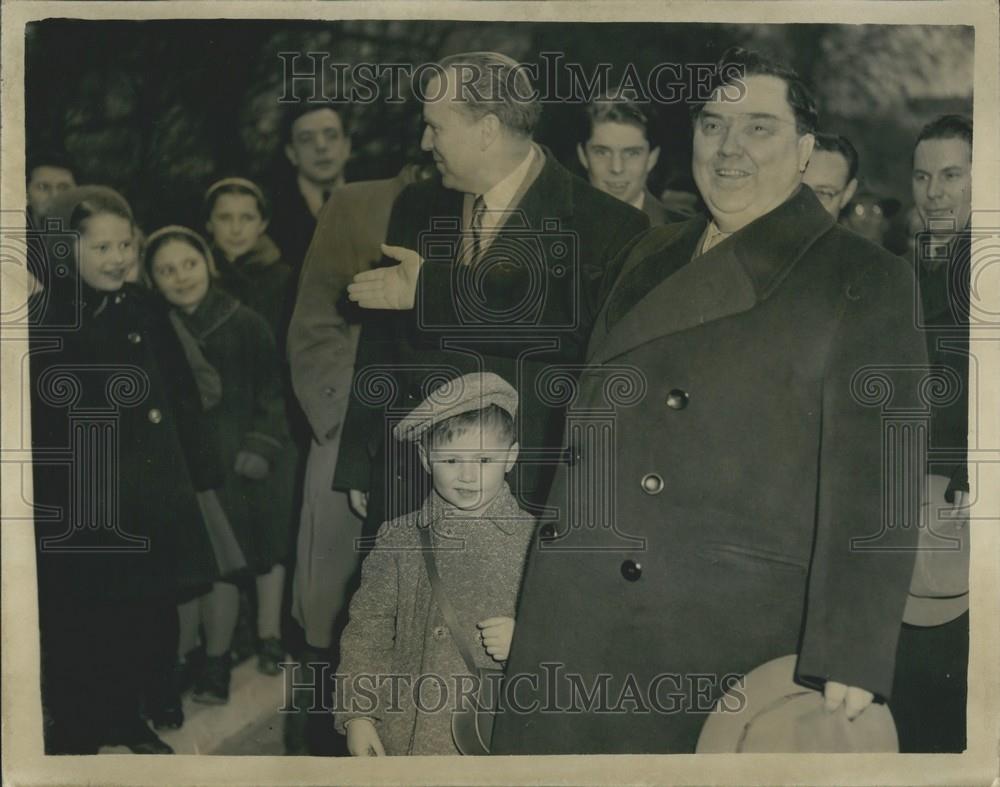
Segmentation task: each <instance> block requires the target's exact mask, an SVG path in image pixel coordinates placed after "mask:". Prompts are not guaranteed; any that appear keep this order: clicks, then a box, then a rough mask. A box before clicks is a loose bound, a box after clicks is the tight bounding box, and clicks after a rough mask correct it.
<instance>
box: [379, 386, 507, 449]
mask: <svg viewBox="0 0 1000 787" xmlns="http://www.w3.org/2000/svg"><path fill="white" fill-rule="evenodd" d="M493 404H495V405H496V406H497V407H500V408H501V409H503V410H506V411H507V412H508V413H510V417H511V418H513V417H514V416H515V415H516V414H517V391H515V390H514V388H513V386H511V384H510V383H508V382H507V381H506V380H504V379H503V378H502V377H501V376H500V375H498V374H493V372H477V373H475V374H465V375H462V376H461V377H456V378H454V379H453V380H449V381H448V382H446V383H443V384H442V385H439V386H438V387H437V388H435V389H434V390H433V391H431V392H430V394H429V395H428V396H427V398H426V399H424V401H422V402H421V403H420V404H419V405H417V406H416V407H415V408H413V412H411V413H410V414H409V415H407V416H406V417H405V418H404V419H403V420H402V421H400V422H399V423H398V424H396V426H395V428H394V429H393V430H392V434H393V437H395V438H396V439H397V440H401V441H403V442H413V441H416V440H419V439H420V436H421V435H422V434H423V433H424V432H426V431H427V430H428V429H430V428H431V427H432V426H433V425H434V424H436V423H440V422H441V421H443V420H445V419H446V418H451V417H452V416H455V415H460V414H461V413H468V412H471V411H473V410H484V409H485V408H487V407H489V406H490V405H493Z"/></svg>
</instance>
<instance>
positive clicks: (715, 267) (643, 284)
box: [588, 187, 834, 363]
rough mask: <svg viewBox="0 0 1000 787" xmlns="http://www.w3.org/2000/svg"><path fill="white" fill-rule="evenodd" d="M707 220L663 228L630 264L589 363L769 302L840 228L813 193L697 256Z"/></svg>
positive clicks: (797, 196) (803, 191)
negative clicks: (833, 230) (805, 258)
mask: <svg viewBox="0 0 1000 787" xmlns="http://www.w3.org/2000/svg"><path fill="white" fill-rule="evenodd" d="M706 225H707V220H706V219H705V217H703V216H699V217H696V218H694V219H691V220H690V221H688V222H685V223H684V224H680V225H672V226H668V227H663V228H658V229H654V230H652V231H650V232H649V233H647V235H646V236H644V237H643V238H641V239H640V241H639V242H638V243H637V245H636V247H635V249H634V250H633V252H632V254H631V255H630V259H629V260H628V261H627V262H626V267H625V269H624V272H623V274H622V276H621V277H620V279H619V281H618V284H617V285H616V287H615V288H614V290H613V292H612V294H611V296H610V297H609V298H608V303H607V304H606V306H605V310H604V314H603V316H602V317H599V323H598V326H599V328H600V329H603V330H600V331H597V332H595V334H594V338H593V341H592V342H591V347H590V350H589V352H588V360H589V361H590V362H592V363H603V362H605V361H608V360H610V359H612V358H614V357H616V356H618V355H621V354H622V353H624V352H627V351H629V350H630V349H633V348H635V347H638V346H639V345H641V344H645V343H646V342H649V341H652V340H653V339H657V338H660V337H663V336H668V335H670V334H672V333H677V332H678V331H682V330H685V329H688V328H692V327H694V326H696V325H703V324H705V323H708V322H712V321H714V320H718V319H722V318H723V317H728V316H730V315H732V314H738V313H740V312H744V311H748V310H749V309H752V308H754V307H755V306H756V305H757V304H759V303H761V302H763V301H765V300H767V298H769V297H770V296H771V295H772V294H773V293H774V291H775V290H776V289H777V288H778V287H779V286H780V285H781V282H782V281H784V279H785V277H786V276H787V275H788V274H789V273H790V272H791V270H792V269H793V268H794V267H795V265H796V263H797V262H798V261H799V260H800V259H801V258H802V256H803V255H804V254H805V253H806V251H807V250H808V249H809V248H810V247H811V246H812V245H813V244H814V243H815V242H816V240H817V239H818V238H819V237H820V236H822V235H824V234H825V233H826V232H828V231H829V230H830V229H831V228H832V227H833V226H834V219H833V217H832V216H830V214H828V213H827V212H826V211H825V210H824V209H823V206H822V205H821V204H820V202H819V200H818V199H816V197H815V195H814V194H813V193H812V190H811V189H808V188H802V187H800V188H799V189H798V190H797V191H796V192H795V193H794V194H793V195H792V196H791V197H789V198H788V199H787V200H786V201H785V202H784V203H782V204H781V205H780V206H778V207H777V208H775V209H774V210H773V211H771V212H770V213H768V214H766V215H764V216H761V217H760V218H759V219H757V220H756V221H754V222H751V223H750V224H748V225H747V226H746V227H743V228H742V229H740V230H739V231H737V232H734V233H733V234H732V235H730V236H729V237H728V238H726V239H725V240H723V241H722V242H720V243H719V244H718V245H717V246H714V247H713V248H712V249H710V250H709V251H708V252H706V253H705V254H702V255H699V256H697V257H695V258H694V259H692V257H693V255H694V254H695V253H696V252H697V248H698V244H699V243H700V241H701V237H702V233H703V232H704V231H705V227H706Z"/></svg>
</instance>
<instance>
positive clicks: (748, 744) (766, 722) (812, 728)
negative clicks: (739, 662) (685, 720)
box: [695, 654, 899, 754]
mask: <svg viewBox="0 0 1000 787" xmlns="http://www.w3.org/2000/svg"><path fill="white" fill-rule="evenodd" d="M797 658H798V657H797V656H795V655H794V654H792V655H790V656H782V657H781V658H778V659H774V660H773V661H769V662H767V663H766V664H763V665H761V666H760V667H757V668H756V669H754V670H751V671H750V672H749V673H748V674H747V675H746V677H745V678H744V680H743V685H742V687H741V686H739V685H737V686H735V687H733V688H731V689H730V690H729V691H727V692H726V693H725V694H724V695H723V696H722V697H721V698H720V699H719V702H718V703H717V704H716V706H715V710H714V711H713V712H712V713H711V714H710V715H709V716H708V718H707V719H706V720H705V724H704V726H703V727H702V728H701V735H700V736H699V737H698V746H697V749H696V750H695V751H696V753H698V754H721V753H730V754H732V753H757V754H764V753H773V754H777V753H780V754H795V753H826V754H832V753H865V752H867V753H873V752H889V753H894V752H898V751H899V738H898V737H897V735H896V724H895V722H894V721H893V720H892V713H890V712H889V709H888V708H887V707H886V706H885V705H880V704H877V703H874V702H873V703H872V704H871V705H869V706H868V707H867V708H865V710H863V711H862V712H861V714H860V715H859V716H858V717H857V718H855V719H854V721H849V720H848V719H847V714H846V712H845V710H844V706H843V705H841V706H840V707H839V708H837V710H835V711H832V712H831V711H828V710H827V709H826V708H825V707H824V700H823V694H822V693H821V692H818V691H814V690H813V689H808V688H805V687H803V686H800V685H798V684H797V683H796V682H795V680H794V677H793V676H794V674H795V663H796V660H797Z"/></svg>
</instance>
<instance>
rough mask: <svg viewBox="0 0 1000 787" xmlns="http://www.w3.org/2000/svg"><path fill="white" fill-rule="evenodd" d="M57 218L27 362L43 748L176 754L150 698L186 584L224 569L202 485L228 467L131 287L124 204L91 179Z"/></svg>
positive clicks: (129, 223) (154, 308) (159, 325)
mask: <svg viewBox="0 0 1000 787" xmlns="http://www.w3.org/2000/svg"><path fill="white" fill-rule="evenodd" d="M49 215H50V217H51V218H53V219H57V220H59V221H61V226H62V227H63V229H64V230H65V231H64V232H61V233H49V234H48V236H47V238H46V242H47V243H49V247H50V248H49V251H50V255H51V256H50V258H51V259H53V260H58V261H60V262H61V263H62V264H61V265H58V266H57V269H56V271H55V273H56V275H55V276H54V277H53V281H52V286H51V287H50V288H49V289H47V290H46V291H45V292H44V293H42V294H41V295H40V296H38V298H40V300H37V301H36V302H35V303H34V304H33V309H35V308H37V309H39V310H40V311H41V312H42V313H41V317H40V319H39V320H38V323H37V324H36V325H35V326H34V328H33V332H32V357H31V372H32V386H31V395H32V399H31V405H32V406H31V411H32V448H33V451H34V460H35V461H34V465H33V470H34V504H35V510H36V537H37V541H36V545H37V548H38V552H37V556H38V591H39V621H40V629H41V646H42V649H41V653H42V695H43V704H44V706H45V711H46V716H47V729H46V734H45V746H46V751H47V752H49V753H74V754H93V753H96V752H97V751H98V749H99V748H100V747H101V746H105V745H126V746H128V747H129V748H131V749H132V751H134V752H137V753H157V754H162V753H170V751H171V749H170V747H169V746H167V745H166V744H165V743H163V741H161V740H160V739H159V738H158V737H157V736H156V735H155V734H154V733H153V732H152V731H151V730H150V729H149V727H148V726H146V724H145V723H144V722H143V721H142V719H141V718H140V715H139V704H140V696H141V694H142V691H143V688H144V686H145V685H146V684H148V682H149V681H150V680H151V679H152V677H153V675H152V673H153V672H154V671H155V670H156V669H157V667H158V666H159V665H158V661H162V657H161V654H162V653H164V652H168V651H169V650H170V648H171V647H176V646H175V645H170V643H167V646H165V645H164V640H165V639H169V638H170V637H171V636H175V635H176V631H177V621H176V607H175V604H176V594H177V592H178V587H179V586H181V585H190V584H196V583H198V582H202V581H206V579H208V578H210V577H211V576H212V574H213V573H214V571H215V565H214V561H213V557H214V555H213V552H212V547H211V544H210V542H209V539H208V536H207V533H206V530H205V525H204V522H203V520H202V517H201V513H200V509H199V505H198V500H197V497H196V489H197V490H207V489H211V488H213V487H214V486H216V485H218V484H219V483H220V482H221V473H220V472H219V467H218V463H217V462H215V461H214V457H213V455H212V454H211V452H210V451H208V450H206V449H205V447H204V446H202V445H201V444H200V439H201V437H202V435H203V434H204V433H205V428H206V427H205V425H204V424H203V419H202V414H201V408H200V406H199V402H198V393H197V389H196V387H195V382H194V379H193V378H192V375H191V372H190V370H189V368H188V367H187V365H186V363H185V357H184V354H183V351H182V349H181V347H180V345H179V343H178V341H177V337H176V335H175V334H174V333H173V331H172V330H171V328H170V324H169V322H168V321H167V318H166V313H165V311H164V310H163V309H162V308H160V307H159V306H158V304H157V303H155V302H152V301H151V299H150V298H149V297H148V296H147V295H146V294H145V293H144V292H143V291H142V290H141V289H140V288H137V287H134V286H133V285H131V284H127V283H126V281H125V279H126V274H127V267H128V266H127V258H128V254H129V244H130V243H131V242H132V234H133V227H134V223H133V219H132V213H131V210H130V208H129V206H128V204H127V203H126V202H125V200H124V199H123V198H122V197H121V196H120V195H119V194H117V193H116V192H114V191H112V190H111V189H108V188H105V187H101V186H86V187H81V188H78V189H74V190H72V191H70V192H67V193H66V194H64V195H62V196H60V197H59V198H58V199H57V201H56V203H55V204H54V205H53V207H52V209H51V213H50V214H49ZM36 313H37V312H36ZM181 555H183V558H184V559H183V562H182V561H181V560H179V557H180V556H181Z"/></svg>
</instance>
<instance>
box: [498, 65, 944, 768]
mask: <svg viewBox="0 0 1000 787" xmlns="http://www.w3.org/2000/svg"><path fill="white" fill-rule="evenodd" d="M734 65H735V67H736V69H735V73H736V74H737V75H742V76H732V75H733V74H734ZM719 73H720V74H723V75H725V74H729V75H730V80H731V81H729V82H723V83H722V84H720V85H719V86H718V87H717V88H716V89H715V91H714V92H713V93H712V96H711V99H710V100H709V101H708V102H707V103H705V104H703V105H701V106H700V107H697V108H696V117H695V121H694V123H695V127H694V155H693V172H694V176H695V181H696V182H697V184H698V187H699V190H700V191H701V194H702V197H703V198H704V200H705V202H706V204H707V205H708V207H709V209H710V211H711V221H708V220H707V219H705V218H696V219H692V220H690V221H689V222H685V223H683V224H676V225H671V226H667V227H658V228H653V229H652V230H650V231H649V232H648V233H646V234H644V235H642V236H641V237H639V238H637V239H636V240H635V241H634V242H633V243H632V244H631V247H630V249H629V250H628V251H627V253H626V259H625V262H624V265H623V267H622V270H621V273H620V275H619V276H618V279H617V281H616V283H615V284H614V287H613V289H612V290H611V293H610V294H609V296H608V298H607V301H606V304H605V306H604V308H603V310H602V312H601V314H599V315H598V317H597V320H596V323H595V327H594V333H593V337H592V339H591V342H590V345H589V348H588V368H587V369H586V370H585V371H584V372H583V373H582V375H581V378H580V390H579V391H578V392H577V394H576V397H575V399H574V400H573V402H572V403H571V404H570V405H569V408H568V416H567V428H566V439H567V443H568V446H569V449H570V451H569V454H570V455H569V459H568V462H567V465H566V466H565V467H563V468H561V469H560V471H559V473H558V475H557V478H556V480H555V483H554V485H553V489H552V494H551V495H550V497H549V505H550V507H551V508H553V509H556V510H558V515H557V517H556V519H555V521H554V523H551V524H547V525H545V526H544V527H543V530H544V529H545V528H551V529H550V530H549V533H548V534H547V536H545V537H543V538H541V539H539V543H538V544H537V545H536V547H535V549H534V550H533V551H532V554H531V555H530V557H529V562H528V567H527V570H526V576H525V579H524V585H523V588H522V594H521V600H520V605H519V608H518V615H517V626H516V628H515V630H514V638H513V644H512V649H511V655H510V660H509V662H508V665H507V681H508V683H507V692H506V694H507V697H506V699H507V700H508V704H507V705H506V706H505V708H504V712H503V713H502V714H501V715H500V716H499V717H498V718H497V721H496V728H495V734H494V738H493V751H494V753H497V754H542V753H544V754H550V753H630V752H658V753H675V752H676V753H685V752H693V751H694V750H695V746H696V742H697V739H698V734H699V731H700V728H701V725H702V723H703V722H704V720H705V717H706V712H707V711H711V710H712V707H713V703H714V702H715V700H716V699H717V698H718V697H719V696H720V694H721V693H722V692H723V691H725V690H726V689H727V688H728V687H729V686H730V684H731V683H732V682H733V681H739V679H740V678H739V676H741V675H743V674H745V673H747V672H748V671H750V670H752V669H753V668H754V667H757V666H758V665H761V664H763V663H764V662H767V661H769V660H772V659H775V658H777V657H780V656H784V655H787V654H797V655H798V662H797V670H796V678H797V680H798V681H799V682H801V683H802V684H803V685H805V686H810V687H814V688H817V689H820V690H823V691H824V692H825V695H826V705H827V707H828V708H829V709H830V710H831V712H833V711H834V710H836V712H840V713H846V715H847V717H848V718H849V719H852V718H855V717H856V716H857V715H858V714H859V713H862V712H864V708H866V707H867V705H868V703H870V702H871V701H872V698H873V696H874V697H878V698H880V699H881V698H885V697H886V696H887V695H888V693H889V691H890V687H891V685H892V671H893V658H894V655H895V649H896V640H897V636H898V633H899V628H900V620H901V617H902V611H903V606H904V602H905V599H906V593H907V587H908V584H909V581H910V574H911V571H912V566H913V554H912V551H910V548H911V547H912V545H913V544H914V543H915V540H916V530H915V529H913V528H908V527H906V526H905V525H906V524H908V523H907V522H906V521H904V520H905V518H906V515H907V513H908V512H912V510H913V507H914V506H915V502H916V501H915V500H911V499H909V496H907V495H906V494H905V493H904V492H903V491H901V487H900V486H899V484H898V483H897V482H898V481H899V480H900V479H898V478H897V477H896V476H897V475H898V473H897V471H896V469H895V467H894V466H893V465H891V464H890V465H888V466H887V465H886V463H885V460H886V457H887V456H888V457H890V458H891V457H893V456H894V454H893V453H892V452H891V451H888V452H887V453H886V454H885V455H884V454H883V437H884V435H888V434H890V431H889V430H887V429H886V426H885V422H884V418H885V416H886V412H887V411H888V408H890V407H900V408H903V410H905V411H906V412H912V411H913V408H914V407H916V405H914V404H913V401H912V400H913V399H915V398H916V393H915V391H916V388H918V387H919V384H918V382H916V381H914V379H913V376H914V375H915V376H917V377H919V375H921V374H923V373H924V372H925V371H926V369H925V368H924V366H925V363H926V361H925V353H924V349H923V347H922V339H921V337H920V336H919V334H918V333H917V332H915V331H914V329H913V314H912V309H913V302H914V301H913V288H912V281H911V277H910V274H909V272H908V270H907V268H906V266H905V264H901V263H900V261H899V260H898V259H897V258H895V257H893V256H891V255H889V254H888V253H886V252H884V251H882V250H881V249H879V248H877V247H876V246H874V245H873V244H871V243H869V242H867V241H865V240H863V239H861V238H860V237H858V236H857V235H855V234H853V233H850V232H848V231H846V230H844V229H842V228H840V227H838V226H837V225H836V224H835V222H834V220H833V218H832V217H831V216H830V215H829V214H828V213H827V212H826V211H825V210H824V209H823V207H822V205H821V204H820V203H819V201H818V200H817V199H816V197H815V195H814V194H813V192H812V191H811V190H810V189H808V188H804V187H802V186H801V177H802V171H803V170H804V169H805V167H806V164H807V162H808V160H809V156H810V153H811V151H812V147H813V141H814V137H813V133H812V132H813V130H814V128H815V122H816V110H815V105H814V103H813V101H812V99H811V98H810V96H809V94H808V91H807V89H806V88H805V86H804V85H803V84H802V83H801V82H800V81H799V79H798V77H797V76H796V75H795V74H794V72H791V71H789V70H788V69H786V68H784V67H782V66H779V65H778V64H774V63H772V62H770V61H767V60H765V59H763V58H761V57H760V56H758V55H754V54H753V53H747V52H743V51H736V52H731V53H729V54H728V56H724V62H723V63H721V64H720V71H719ZM918 469H919V468H918ZM917 475H919V472H918V473H917ZM884 488H888V489H889V490H890V492H891V493H892V497H891V500H890V501H889V502H891V501H894V500H897V499H899V498H906V499H905V500H902V501H900V505H902V503H907V504H909V505H910V508H909V509H906V508H899V507H896V508H892V509H890V510H891V515H892V519H891V520H889V521H888V522H885V517H884V516H883V507H884V503H885V502H887V501H886V499H885V498H886V497H887V496H886V495H884V494H883V489H884ZM884 524H887V525H890V526H892V527H883V525H884ZM584 695H587V696H584ZM588 699H589V700H591V701H590V702H588ZM841 706H843V709H841Z"/></svg>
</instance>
